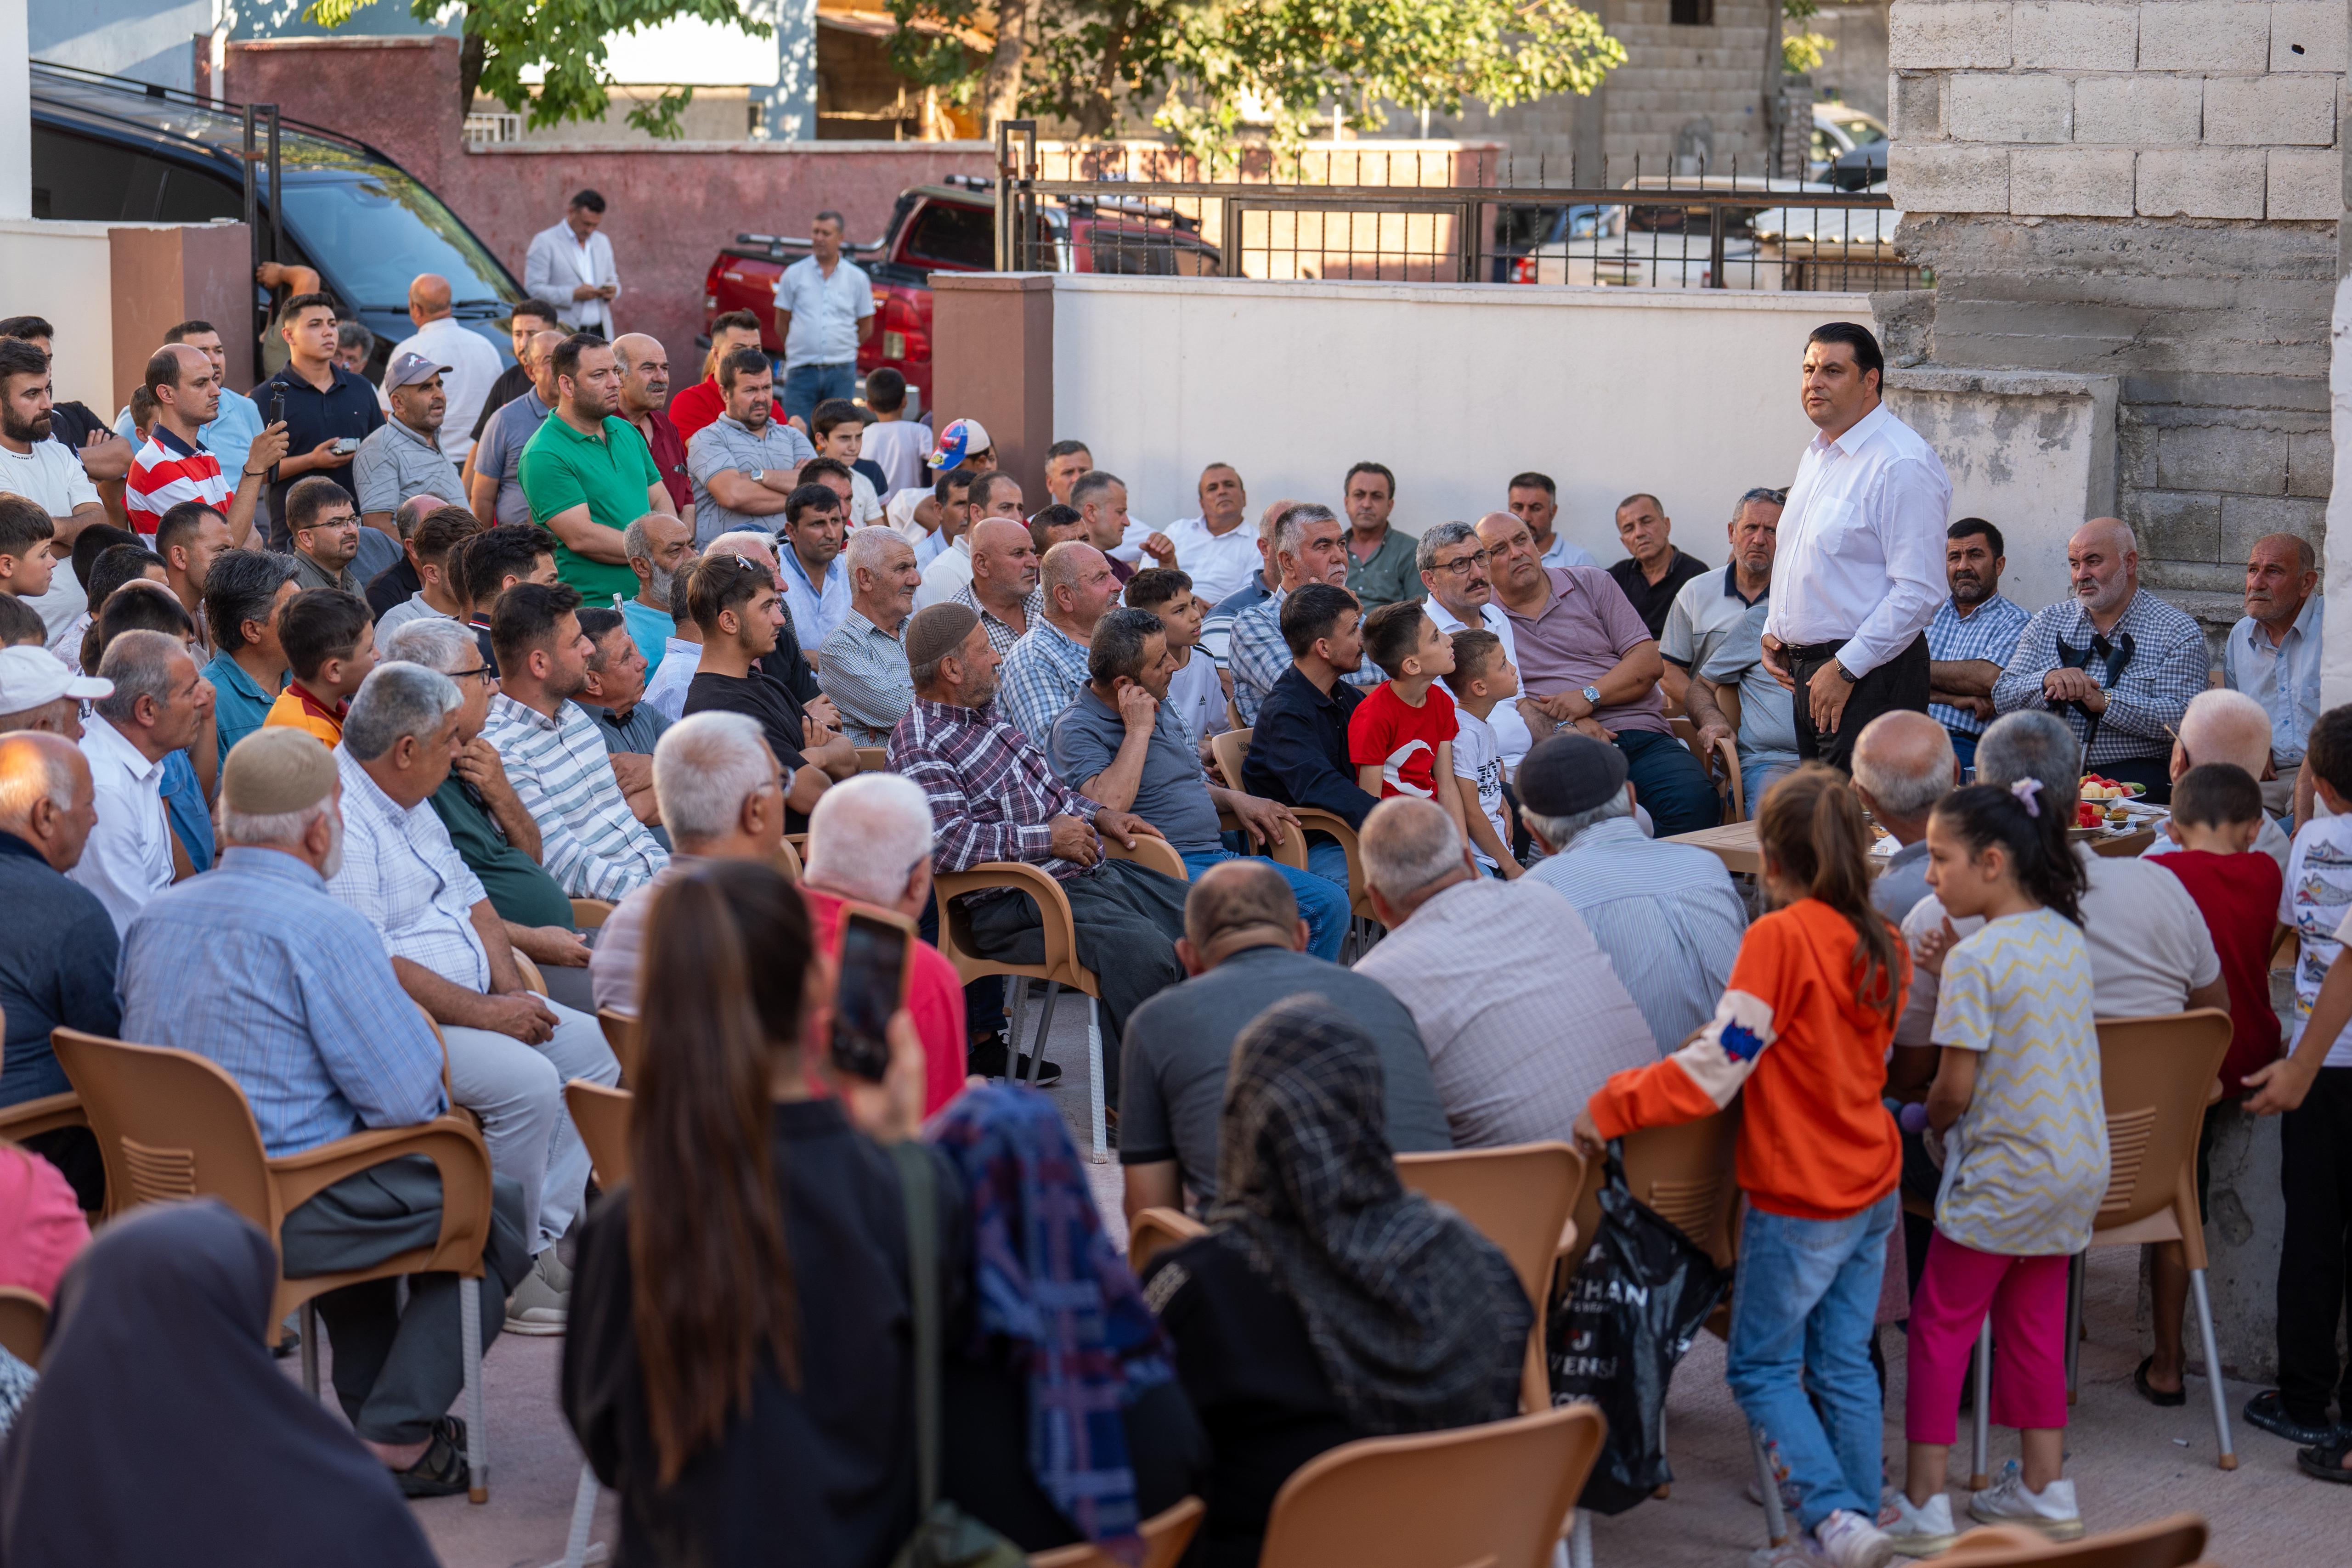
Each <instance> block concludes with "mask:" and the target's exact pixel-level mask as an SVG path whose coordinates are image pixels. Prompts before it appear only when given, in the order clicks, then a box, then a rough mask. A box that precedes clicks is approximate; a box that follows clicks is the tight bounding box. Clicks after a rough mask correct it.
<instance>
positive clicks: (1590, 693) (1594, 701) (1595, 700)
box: [1582, 686, 1601, 707]
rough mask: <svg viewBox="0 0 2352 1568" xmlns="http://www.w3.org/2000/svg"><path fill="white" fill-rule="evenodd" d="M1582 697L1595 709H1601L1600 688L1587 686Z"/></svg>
mask: <svg viewBox="0 0 2352 1568" xmlns="http://www.w3.org/2000/svg"><path fill="white" fill-rule="evenodd" d="M1582 695H1583V697H1584V700H1585V701H1586V702H1589V703H1591V705H1592V706H1594V707H1599V706H1601V688H1600V687H1599V686H1587V687H1585V688H1584V691H1583V694H1582Z"/></svg>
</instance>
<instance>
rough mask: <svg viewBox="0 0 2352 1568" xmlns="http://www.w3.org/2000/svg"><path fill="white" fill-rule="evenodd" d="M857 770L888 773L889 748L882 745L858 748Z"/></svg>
mask: <svg viewBox="0 0 2352 1568" xmlns="http://www.w3.org/2000/svg"><path fill="white" fill-rule="evenodd" d="M857 771H859V772H860V773H887V772H888V771H890V753H889V748H888V747H881V746H861V747H858V748H857Z"/></svg>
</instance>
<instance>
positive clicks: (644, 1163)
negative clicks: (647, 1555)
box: [629, 862, 810, 1486]
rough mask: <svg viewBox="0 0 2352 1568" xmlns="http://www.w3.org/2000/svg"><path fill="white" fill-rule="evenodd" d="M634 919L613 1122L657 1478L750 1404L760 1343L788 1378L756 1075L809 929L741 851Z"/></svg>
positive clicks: (664, 894) (792, 1031) (794, 987)
mask: <svg viewBox="0 0 2352 1568" xmlns="http://www.w3.org/2000/svg"><path fill="white" fill-rule="evenodd" d="M646 928H647V937H646V948H645V954H644V957H643V960H642V963H641V966H640V968H639V971H638V1017H639V1019H641V1020H642V1026H641V1027H642V1029H643V1030H644V1035H643V1038H644V1046H643V1049H642V1051H641V1053H640V1060H639V1062H638V1065H637V1068H636V1071H635V1072H634V1073H633V1074H632V1082H631V1088H632V1090H633V1091H634V1092H635V1096H636V1103H635V1107H634V1113H633V1114H632V1115H631V1117H630V1122H629V1144H630V1151H629V1152H630V1158H631V1160H632V1162H633V1166H634V1170H635V1175H634V1176H633V1179H632V1184H631V1185H632V1187H633V1196H632V1197H631V1198H630V1207H629V1262H630V1267H631V1270H632V1272H633V1274H634V1275H635V1284H634V1294H633V1298H632V1301H631V1303H630V1305H631V1313H632V1316H633V1318H634V1320H635V1332H636V1345H637V1359H638V1361H639V1363H640V1364H641V1366H642V1368H643V1375H644V1382H645V1392H646V1418H647V1424H648V1425H649V1426H650V1427H651V1428H652V1433H653V1439H654V1449H655V1453H656V1457H657V1459H658V1466H659V1475H660V1480H661V1484H663V1485H665V1486H667V1485H668V1484H669V1483H671V1482H672V1481H674V1480H676V1479H677V1476H678V1474H679V1472H680V1471H681V1470H683V1469H685V1467H686V1464H687V1461H688V1460H689V1459H691V1458H693V1457H694V1456H695V1455H696V1454H697V1453H698V1452H700V1451H701V1450H702V1449H704V1448H709V1446H711V1445H712V1444H714V1443H716V1442H718V1441H719V1438H720V1437H723V1436H724V1435H725V1433H726V1429H727V1426H728V1423H729V1422H730V1419H732V1417H733V1416H734V1415H735V1414H736V1412H737V1411H738V1410H741V1409H746V1408H748V1407H749V1406H750V1405H751V1384H752V1378H753V1376H754V1375H755V1374H756V1372H757V1371H758V1367H759V1362H760V1357H761V1352H762V1351H763V1350H764V1351H765V1352H767V1353H768V1354H770V1355H771V1356H772V1358H773V1359H774V1362H775V1365H776V1370H777V1372H778V1373H779V1374H780V1375H782V1378H783V1380H784V1382H785V1383H786V1384H787V1385H791V1386H793V1387H794V1388H797V1387H799V1386H800V1366H801V1362H800V1355H801V1344H800V1310H799V1296H798V1292H797V1291H796V1289H795V1286H794V1281H793V1261H792V1255H791V1253H790V1252H789V1251H787V1250H786V1249H785V1246H784V1214H783V1192H782V1182H781V1180H780V1176H779V1173H778V1172H777V1171H776V1170H775V1168H774V1164H773V1162H772V1159H771V1158H770V1156H769V1146H770V1140H771V1138H772V1122H773V1109H772V1094H771V1092H770V1088H769V1085H770V1081H771V1078H772V1073H773V1071H774V1070H775V1068H776V1066H777V1065H778V1058H779V1057H780V1056H781V1055H786V1054H791V1053H792V1051H793V1045H794V1043H795V1042H796V1041H797V1040H798V1039H799V1035H800V1019H801V1013H802V990H803V985H804V983H805V978H806V973H807V969H808V965H809V946H810V942H809V922H808V912H807V909H806V906H805V905H804V904H803V903H802V902H801V899H800V896H799V894H797V893H795V892H794V890H793V887H792V885H791V884H790V883H787V882H785V881H784V879H783V878H782V875H780V874H779V873H776V872H775V871H774V870H773V869H772V868H770V867H768V866H764V865H755V864H751V863H749V862H717V863H714V864H711V865H707V866H703V867H700V868H698V869H697V870H694V871H685V872H679V873H675V874H674V875H673V876H672V878H671V879H670V880H669V882H668V883H667V884H666V885H665V886H664V887H663V888H662V890H661V891H660V892H659V893H658V894H656V895H655V898H654V905H653V909H652V911H651V914H650V916H649V918H648V919H647V921H646ZM755 955H756V956H757V959H756V962H755V961H754V956H755Z"/></svg>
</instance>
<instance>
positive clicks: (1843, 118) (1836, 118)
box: [1805, 99, 1886, 180]
mask: <svg viewBox="0 0 2352 1568" xmlns="http://www.w3.org/2000/svg"><path fill="white" fill-rule="evenodd" d="M1885 141H1886V124H1885V121H1884V120H1880V119H1879V118H1878V116H1876V115H1874V114H1872V113H1870V112H1869V111H1868V110H1860V109H1856V108H1854V107H1853V105H1851V104H1845V103H1840V102H1838V101H1836V100H1835V99H1827V100H1824V101H1822V102H1819V103H1816V104H1814V105H1813V141H1812V150H1811V156H1810V158H1809V160H1808V163H1809V166H1808V168H1807V169H1806V171H1805V172H1807V173H1808V174H1809V175H1811V177H1812V178H1813V179H1816V180H1822V179H1827V178H1828V177H1829V168H1830V165H1831V164H1832V163H1834V162H1837V161H1838V160H1839V159H1840V158H1842V157H1843V156H1844V155H1845V154H1846V153H1848V152H1853V151H1854V150H1855V149H1857V148H1863V147H1874V146H1884V144H1885ZM1878 168H1879V177H1880V178H1881V179H1884V178H1885V172H1886V155H1885V153H1884V152H1881V153H1880V154H1879V158H1878Z"/></svg>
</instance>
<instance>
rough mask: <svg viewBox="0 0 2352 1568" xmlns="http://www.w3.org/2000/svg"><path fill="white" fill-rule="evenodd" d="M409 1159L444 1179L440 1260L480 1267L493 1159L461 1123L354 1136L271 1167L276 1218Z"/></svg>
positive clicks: (444, 1120)
mask: <svg viewBox="0 0 2352 1568" xmlns="http://www.w3.org/2000/svg"><path fill="white" fill-rule="evenodd" d="M404 1155H424V1156H425V1158H426V1159H429V1160H431V1161H432V1162H433V1166H434V1168H435V1169H436V1171H438V1172H439V1173H440V1175H441V1236H440V1239H439V1240H438V1241H437V1242H436V1244H435V1248H434V1250H435V1261H436V1263H444V1264H447V1265H450V1266H457V1265H460V1264H464V1263H478V1262H479V1261H480V1259H481V1255H482V1247H483V1244H484V1243H485V1242H487V1241H488V1239H489V1234H490V1152H489V1149H488V1145H485V1144H484V1143H483V1142H482V1134H481V1132H480V1130H479V1129H478V1128H477V1127H476V1126H475V1125H474V1124H472V1123H470V1122H468V1121H467V1120H465V1119H463V1118H462V1117H457V1116H448V1115H444V1116H436V1117H435V1118H434V1119H433V1120H432V1121H430V1122H425V1123H421V1124H418V1125H416V1126H414V1127H380V1128H376V1129H374V1130H373V1131H370V1132H365V1133H354V1134H352V1135H351V1136H350V1137H348V1138H337V1139H336V1140H335V1141H334V1142H333V1143H331V1144H321V1145H319V1146H318V1147H317V1148H315V1149H305V1150H303V1151H302V1152H301V1153H300V1154H299V1155H284V1156H282V1157H281V1158H278V1159H274V1160H271V1161H269V1162H268V1166H269V1174H270V1177H271V1179H272V1180H273V1181H274V1182H275V1183H276V1185H277V1187H278V1212H279V1213H280V1214H281V1215H284V1214H291V1213H292V1212H294V1210H295V1209H297V1208H299V1207H301V1206H302V1205H303V1204H305V1203H308V1202H309V1201H310V1199H312V1198H314V1197H318V1196H319V1194H320V1193H322V1192H324V1191H326V1189H327V1188H329V1187H331V1186H334V1185H335V1184H336V1183H337V1182H339V1181H341V1180H342V1179H343V1178H344V1177H346V1176H357V1175H359V1173H360V1172H362V1171H364V1170H370V1169H373V1167H375V1166H380V1165H384V1164H387V1163H389V1162H390V1161H393V1160H396V1159H399V1158H401V1157H403V1156H404ZM275 1239H276V1238H274V1237H273V1238H272V1240H275Z"/></svg>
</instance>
